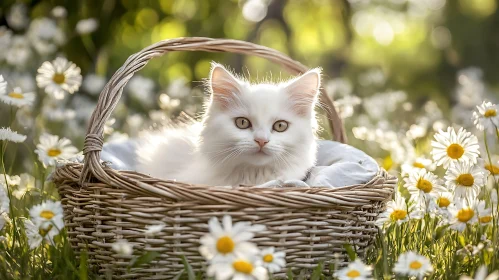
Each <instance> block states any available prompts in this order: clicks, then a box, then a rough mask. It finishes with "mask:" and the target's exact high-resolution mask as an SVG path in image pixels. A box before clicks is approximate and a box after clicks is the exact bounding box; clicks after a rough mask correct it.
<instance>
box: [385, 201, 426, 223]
mask: <svg viewBox="0 0 499 280" xmlns="http://www.w3.org/2000/svg"><path fill="white" fill-rule="evenodd" d="M386 206H387V209H386V211H385V212H383V213H381V214H380V216H379V217H378V220H377V221H376V225H378V226H379V227H382V226H384V225H385V224H387V223H397V224H399V225H400V224H402V223H405V222H407V221H408V220H409V219H420V218H421V217H422V211H421V210H420V209H418V208H417V207H416V205H415V204H414V203H412V204H411V205H410V206H409V207H407V204H406V202H405V199H404V198H403V197H402V196H400V195H399V194H397V195H396V197H395V199H394V200H392V201H389V202H388V203H387V204H386Z"/></svg>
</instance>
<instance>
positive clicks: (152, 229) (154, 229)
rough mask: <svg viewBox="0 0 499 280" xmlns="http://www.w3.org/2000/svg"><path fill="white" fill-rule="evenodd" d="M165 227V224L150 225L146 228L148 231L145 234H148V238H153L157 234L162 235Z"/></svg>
mask: <svg viewBox="0 0 499 280" xmlns="http://www.w3.org/2000/svg"><path fill="white" fill-rule="evenodd" d="M165 227H166V225H165V224H158V225H149V226H146V230H145V231H144V233H145V234H146V236H153V235H155V234H157V233H160V232H161V231H162V230H163V229H164V228H165Z"/></svg>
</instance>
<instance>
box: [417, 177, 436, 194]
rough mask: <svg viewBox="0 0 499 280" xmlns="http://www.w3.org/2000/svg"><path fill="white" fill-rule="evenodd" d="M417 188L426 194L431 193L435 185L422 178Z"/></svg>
mask: <svg viewBox="0 0 499 280" xmlns="http://www.w3.org/2000/svg"><path fill="white" fill-rule="evenodd" d="M416 188H418V189H420V190H422V191H423V192H425V193H429V192H431V190H432V189H433V185H432V184H431V182H430V181H428V180H425V179H423V178H420V179H419V180H418V183H417V184H416Z"/></svg>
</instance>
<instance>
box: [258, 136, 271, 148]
mask: <svg viewBox="0 0 499 280" xmlns="http://www.w3.org/2000/svg"><path fill="white" fill-rule="evenodd" d="M255 142H256V143H258V146H260V149H261V148H263V146H265V144H267V143H268V142H269V140H265V139H260V138H256V139H255Z"/></svg>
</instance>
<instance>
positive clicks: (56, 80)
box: [52, 73, 66, 85]
mask: <svg viewBox="0 0 499 280" xmlns="http://www.w3.org/2000/svg"><path fill="white" fill-rule="evenodd" d="M52 81H54V83H56V84H58V85H61V84H63V83H64V82H65V81H66V76H64V74H61V73H55V74H54V76H52Z"/></svg>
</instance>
